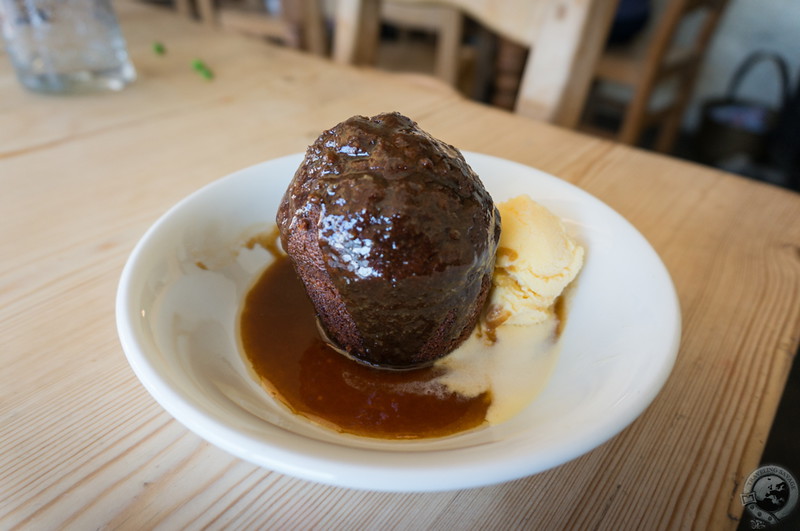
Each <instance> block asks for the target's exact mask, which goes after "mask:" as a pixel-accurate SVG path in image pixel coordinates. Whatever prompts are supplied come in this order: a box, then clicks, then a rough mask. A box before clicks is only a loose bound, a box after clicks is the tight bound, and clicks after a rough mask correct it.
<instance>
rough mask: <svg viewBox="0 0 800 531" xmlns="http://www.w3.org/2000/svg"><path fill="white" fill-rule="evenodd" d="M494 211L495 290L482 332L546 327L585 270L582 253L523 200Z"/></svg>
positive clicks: (542, 211)
mask: <svg viewBox="0 0 800 531" xmlns="http://www.w3.org/2000/svg"><path fill="white" fill-rule="evenodd" d="M497 208H498V210H499V211H500V219H501V220H502V232H501V234H500V242H499V245H498V249H497V260H496V262H495V270H494V276H493V278H492V283H493V286H492V288H493V289H492V292H491V295H490V299H489V303H488V304H487V306H486V311H485V312H484V315H483V317H482V319H481V327H482V328H483V329H484V330H485V331H492V330H494V329H496V328H497V327H498V326H500V325H532V324H537V323H540V322H542V321H544V320H545V319H547V317H548V316H549V315H551V313H552V311H553V304H554V303H555V300H556V298H557V297H558V296H559V295H561V292H562V291H563V290H564V288H565V287H567V285H568V284H569V283H570V282H572V280H573V279H574V278H575V276H576V275H577V274H578V271H580V269H581V267H582V266H583V247H581V246H580V245H578V244H577V243H576V242H575V240H573V239H572V238H571V237H570V235H569V234H568V233H567V230H566V228H565V227H564V224H563V223H562V221H561V219H560V218H559V217H558V216H556V215H554V214H553V213H552V212H550V211H549V210H547V209H546V208H545V207H543V206H542V205H540V204H538V203H536V202H535V201H533V200H532V199H531V198H530V197H528V196H527V195H521V196H518V197H515V198H513V199H510V200H508V201H506V202H505V203H501V204H498V205H497Z"/></svg>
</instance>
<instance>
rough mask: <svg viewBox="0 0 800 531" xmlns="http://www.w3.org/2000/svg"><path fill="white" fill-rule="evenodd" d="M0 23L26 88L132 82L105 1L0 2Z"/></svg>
mask: <svg viewBox="0 0 800 531" xmlns="http://www.w3.org/2000/svg"><path fill="white" fill-rule="evenodd" d="M0 23H2V30H3V39H4V40H5V47H6V52H7V54H8V56H9V57H10V58H11V62H12V64H13V65H14V69H15V70H16V73H17V77H18V78H19V80H20V82H21V83H22V84H23V85H24V86H25V87H27V88H29V89H30V90H33V91H36V92H46V93H72V92H88V91H94V90H121V89H122V88H124V87H125V86H126V85H127V84H129V83H131V82H132V81H133V80H134V79H136V71H135V70H134V68H133V65H132V64H131V62H130V59H129V58H128V51H127V49H126V46H125V39H124V38H123V37H122V33H121V32H120V29H119V24H118V23H117V17H116V15H115V14H114V10H113V9H112V7H111V2H110V0H0Z"/></svg>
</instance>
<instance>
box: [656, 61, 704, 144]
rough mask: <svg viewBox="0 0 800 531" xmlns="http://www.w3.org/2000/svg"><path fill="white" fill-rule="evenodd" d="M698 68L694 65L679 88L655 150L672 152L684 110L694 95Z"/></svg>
mask: <svg viewBox="0 0 800 531" xmlns="http://www.w3.org/2000/svg"><path fill="white" fill-rule="evenodd" d="M697 72H698V68H697V66H694V67H693V68H692V71H691V72H689V74H687V75H686V77H685V78H684V80H683V83H682V87H681V88H680V89H679V90H678V95H677V96H676V98H675V102H674V103H673V104H672V109H671V110H670V112H669V115H668V116H667V119H666V120H665V121H664V123H663V124H661V128H660V130H659V132H658V138H656V144H655V146H654V147H655V150H656V151H658V152H660V153H670V152H671V151H672V147H673V146H674V145H675V139H676V138H677V136H678V131H679V130H680V126H681V121H682V120H683V112H684V111H685V110H686V106H687V105H688V104H689V99H690V97H691V95H692V90H691V89H692V87H693V86H694V80H695V78H696V77H697Z"/></svg>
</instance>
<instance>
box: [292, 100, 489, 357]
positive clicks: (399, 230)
mask: <svg viewBox="0 0 800 531" xmlns="http://www.w3.org/2000/svg"><path fill="white" fill-rule="evenodd" d="M277 224H278V228H279V231H280V237H281V243H282V245H283V248H284V250H285V251H286V253H287V254H288V256H289V258H290V260H291V261H292V264H293V266H294V269H295V271H296V273H297V275H298V276H299V277H300V279H301V280H302V281H303V284H304V285H305V288H306V292H307V293H308V295H309V297H310V298H311V301H312V303H313V304H314V308H315V311H316V313H317V317H318V319H319V323H320V326H321V327H322V329H323V331H324V333H325V335H327V338H328V340H329V341H331V342H332V343H334V345H335V346H336V347H337V349H339V350H341V351H344V352H346V353H347V354H348V355H349V356H351V357H352V358H354V359H356V360H357V361H360V362H363V363H366V364H368V365H372V366H376V367H382V368H394V369H409V368H415V367H420V366H424V365H428V364H430V363H432V362H433V361H435V360H437V359H439V358H441V357H442V356H444V355H446V354H448V353H449V352H451V351H452V350H454V349H455V348H456V347H457V346H458V345H459V344H461V343H462V342H463V341H464V340H465V339H466V338H467V337H469V335H470V334H471V332H472V330H473V328H474V327H475V325H476V323H477V321H478V318H479V316H480V314H481V311H482V308H483V305H484V303H485V301H486V297H487V295H488V292H489V288H490V286H491V282H492V271H493V268H494V260H495V252H496V250H497V242H498V240H499V237H500V216H499V214H498V212H497V209H496V208H495V206H494V203H493V202H492V198H491V197H490V195H489V193H488V192H487V191H486V190H485V189H484V187H483V184H482V183H481V181H480V179H479V178H478V176H477V175H476V174H475V172H473V171H472V169H471V168H470V167H469V166H468V165H467V163H466V162H465V160H464V157H463V156H462V155H461V153H460V152H459V151H458V150H457V149H456V148H454V147H453V146H450V145H449V144H446V143H444V142H442V141H440V140H437V139H435V138H433V137H432V136H430V135H429V134H428V133H426V132H424V131H422V130H421V129H420V128H419V127H418V126H417V124H416V123H415V122H414V121H412V120H411V119H409V118H407V117H405V116H403V115H401V114H399V113H387V114H379V115H377V116H373V117H371V118H367V117H363V116H354V117H352V118H349V119H348V120H345V121H344V122H342V123H340V124H338V125H336V126H335V127H333V128H332V129H330V130H327V131H325V132H323V133H322V134H321V135H320V136H319V138H317V140H316V141H315V142H314V143H313V144H312V145H311V146H310V147H309V148H308V150H307V152H306V155H305V158H304V160H303V162H302V164H301V165H300V167H299V168H298V170H297V172H296V174H295V176H294V178H293V180H292V182H291V183H290V184H289V188H288V189H287V191H286V193H285V195H284V197H283V200H282V201H281V204H280V207H279V209H278V214H277Z"/></svg>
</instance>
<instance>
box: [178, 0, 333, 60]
mask: <svg viewBox="0 0 800 531" xmlns="http://www.w3.org/2000/svg"><path fill="white" fill-rule="evenodd" d="M190 1H191V0H176V2H177V3H176V7H177V9H178V12H182V13H185V14H189V13H190V12H191V5H190V3H189V2H190ZM195 1H196V8H197V12H198V16H199V18H200V20H201V21H202V22H203V23H204V24H207V25H209V26H215V27H220V28H222V29H225V30H231V31H236V32H239V33H244V34H247V35H253V36H256V37H265V38H270V39H274V40H278V41H280V42H282V43H284V44H286V45H287V46H291V47H292V48H299V49H302V50H307V51H309V52H311V53H314V54H316V55H325V54H326V53H327V48H328V45H327V41H328V40H327V37H326V31H325V20H324V15H323V13H322V6H321V5H320V0H280V2H279V3H280V8H281V9H280V13H278V14H271V13H270V12H269V11H267V10H266V9H265V7H264V3H263V1H259V0H239V1H234V2H230V1H221V0H195Z"/></svg>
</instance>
